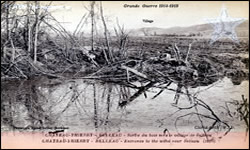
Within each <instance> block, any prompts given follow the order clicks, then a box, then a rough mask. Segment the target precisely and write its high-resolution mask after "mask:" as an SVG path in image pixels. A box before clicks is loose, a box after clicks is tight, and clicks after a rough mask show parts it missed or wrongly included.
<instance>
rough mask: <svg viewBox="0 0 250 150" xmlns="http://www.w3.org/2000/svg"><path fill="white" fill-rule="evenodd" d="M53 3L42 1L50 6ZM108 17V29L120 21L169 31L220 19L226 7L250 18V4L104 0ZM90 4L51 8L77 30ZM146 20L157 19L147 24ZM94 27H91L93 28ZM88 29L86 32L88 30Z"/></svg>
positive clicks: (62, 4)
mask: <svg viewBox="0 0 250 150" xmlns="http://www.w3.org/2000/svg"><path fill="white" fill-rule="evenodd" d="M48 3H49V2H42V5H46V4H48ZM96 3H97V4H99V3H100V2H99V1H96ZM125 4H127V5H136V4H137V5H139V6H140V7H139V8H138V7H137V8H129V7H124V5H125ZM144 4H145V5H157V8H153V7H151V8H145V7H144V8H143V7H142V6H143V5H144ZM160 4H168V5H170V4H178V7H175V8H174V7H173V8H170V7H167V8H159V5H160ZM102 5H103V8H104V10H103V11H104V15H105V17H106V20H107V24H108V27H112V28H113V27H115V24H116V18H118V20H119V23H120V24H121V25H124V27H125V28H126V29H134V28H143V27H159V28H169V27H175V26H191V25H196V24H203V23H206V21H205V20H204V19H206V18H216V17H218V16H219V15H220V10H221V8H222V6H223V5H225V6H226V8H227V10H228V14H229V16H230V17H232V18H245V19H248V18H249V2H248V1H103V2H102ZM89 6H90V2H88V1H53V2H52V5H51V8H53V7H54V8H55V9H51V10H53V13H52V14H53V16H55V18H57V19H58V21H60V22H64V23H63V26H64V27H65V28H66V29H67V30H70V31H73V30H74V29H75V28H76V26H77V24H78V23H79V21H80V19H81V18H82V16H83V15H84V14H86V13H88V10H87V9H86V8H89ZM143 19H148V20H153V22H152V23H145V22H143ZM88 27H90V24H89V26H88ZM88 27H87V26H86V29H87V28H88Z"/></svg>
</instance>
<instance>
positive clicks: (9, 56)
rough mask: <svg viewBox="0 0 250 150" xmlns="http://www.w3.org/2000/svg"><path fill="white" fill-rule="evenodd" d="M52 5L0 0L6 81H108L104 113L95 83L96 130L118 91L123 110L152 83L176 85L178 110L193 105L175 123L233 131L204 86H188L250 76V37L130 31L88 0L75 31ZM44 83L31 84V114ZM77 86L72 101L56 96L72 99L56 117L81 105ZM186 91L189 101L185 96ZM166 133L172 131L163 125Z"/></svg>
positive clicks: (242, 106) (157, 86) (242, 107)
mask: <svg viewBox="0 0 250 150" xmlns="http://www.w3.org/2000/svg"><path fill="white" fill-rule="evenodd" d="M52 4H53V2H49V3H46V5H45V3H42V2H39V1H31V2H25V3H22V5H18V2H16V1H2V2H1V30H2V32H1V79H2V80H3V81H5V80H6V81H11V80H12V79H19V80H22V79H26V80H27V81H29V80H32V79H34V78H36V77H47V78H48V79H55V80H59V81H60V82H59V83H58V84H59V85H60V84H61V82H62V81H66V80H74V79H86V80H91V81H93V82H98V83H99V82H100V83H104V85H105V86H104V88H103V91H101V92H103V96H102V97H103V100H102V101H101V102H103V105H102V107H105V110H103V112H105V115H103V112H101V111H100V110H99V107H100V104H99V103H100V99H99V100H98V98H97V97H98V96H97V95H98V87H97V85H96V84H95V83H94V84H91V85H92V86H91V87H92V89H91V90H92V91H91V92H90V93H91V95H92V97H91V98H92V99H91V102H92V101H93V105H92V107H93V110H94V111H93V114H92V115H93V117H92V121H93V122H94V128H95V130H96V131H98V128H100V126H106V125H109V124H110V121H109V120H110V118H111V116H110V113H111V106H112V94H114V93H113V92H114V91H116V92H117V93H118V94H117V93H115V94H117V95H118V97H119V98H117V99H116V100H117V105H118V108H119V109H122V110H123V109H126V107H127V106H129V105H133V102H134V101H135V100H136V99H137V98H138V97H145V98H148V93H149V92H150V91H151V90H152V89H158V90H159V91H157V93H154V96H153V97H152V99H156V98H158V97H159V96H160V95H161V94H162V93H164V92H165V91H171V92H174V98H173V99H171V103H172V107H174V108H176V109H177V112H180V111H183V110H185V111H189V110H190V112H187V113H186V114H182V115H180V116H178V117H176V121H175V127H177V126H178V125H177V122H178V121H179V120H181V119H183V118H186V117H190V116H196V117H197V118H198V123H199V124H201V126H203V124H204V123H205V122H206V121H207V120H209V121H211V122H212V125H211V128H209V129H208V130H205V129H204V128H202V129H204V130H203V131H204V133H205V134H206V133H207V132H210V131H211V130H212V128H213V127H215V126H222V125H223V126H226V128H227V131H226V132H225V135H226V134H227V133H228V132H230V130H231V129H232V127H231V126H230V124H229V123H228V122H226V121H224V120H223V119H221V118H220V117H219V115H218V114H217V113H216V111H215V110H214V109H213V108H212V107H211V106H210V105H208V104H207V102H205V101H204V100H202V99H200V98H199V97H198V95H199V93H200V92H201V90H199V91H198V92H196V93H191V92H190V89H193V88H198V87H201V86H211V87H213V84H214V83H216V82H218V81H219V80H222V79H223V78H224V77H228V78H230V79H231V80H232V82H233V83H234V84H235V85H239V84H241V82H242V81H244V80H249V71H248V69H249V65H248V63H249V58H248V56H246V54H247V53H248V51H249V48H248V44H249V43H248V42H245V41H241V42H240V43H239V44H235V43H234V42H233V41H229V42H228V41H217V42H215V43H214V45H212V46H211V45H209V40H208V39H205V38H204V39H199V38H195V37H194V38H187V37H182V36H181V35H174V36H173V37H167V36H159V35H156V34H155V35H154V36H151V35H149V34H148V33H147V31H146V29H145V30H144V29H143V28H142V30H143V33H144V34H145V36H131V32H132V31H131V30H128V29H126V27H125V26H124V25H123V24H121V23H120V22H119V18H116V19H115V20H112V23H113V24H115V25H114V27H112V26H110V24H109V21H108V19H107V18H108V17H107V16H105V8H104V7H103V4H102V2H96V1H91V2H89V5H88V6H86V7H85V8H83V9H86V10H87V11H86V12H87V13H85V14H79V15H81V16H82V17H81V19H80V20H79V23H78V24H77V26H76V28H75V29H74V30H73V32H70V31H68V30H66V29H65V27H64V24H63V23H62V22H60V21H58V20H57V19H56V17H55V16H53V13H52V12H51V11H50V9H49V8H50V6H52ZM17 6H24V7H22V8H21V7H17ZM87 28H90V32H89V33H88V32H87V31H86V29H87ZM225 47H226V48H225ZM227 47H229V48H227ZM54 84H56V83H54ZM106 84H108V85H106ZM52 85H53V84H52ZM114 85H115V86H114ZM172 86H175V88H172ZM41 87H42V86H40V85H34V86H33V87H30V90H31V91H32V90H33V91H32V93H33V98H30V97H29V98H27V99H28V100H27V102H26V103H27V106H26V107H28V108H29V107H34V108H33V109H31V110H29V111H31V112H35V113H37V112H38V111H39V112H42V111H43V108H42V107H38V106H33V105H32V106H29V105H30V104H35V103H36V100H37V98H34V95H36V94H37V91H39V88H41ZM77 87H78V85H77V84H76V83H75V82H72V85H71V86H70V90H71V91H70V92H69V93H71V92H72V95H71V98H70V101H66V100H65V99H64V97H63V98H62V100H61V101H57V102H58V103H57V104H59V103H60V102H62V101H64V100H65V101H64V102H65V104H67V105H66V106H65V107H63V109H62V111H60V113H58V114H56V115H55V114H53V115H55V116H56V117H54V119H55V118H56V119H55V120H57V119H58V118H60V115H61V114H63V113H64V112H66V111H67V110H68V109H69V108H70V107H72V106H73V105H76V106H77V107H80V108H79V109H80V110H81V108H83V105H82V104H81V103H82V102H81V99H80V98H79V97H80V95H81V93H83V92H85V91H84V90H83V91H78V88H77ZM131 91H133V92H131ZM26 94H27V93H26ZM64 94H65V95H67V94H68V93H64ZM65 97H66V96H65ZM113 97H114V96H113ZM183 97H185V98H184V99H185V101H182V98H183ZM104 98H105V99H104ZM242 100H243V102H242V103H240V102H238V103H237V105H238V106H239V108H238V113H240V114H241V119H242V120H243V121H244V122H245V123H246V124H248V120H247V119H246V116H247V115H248V113H249V110H247V109H245V104H246V103H247V100H246V99H245V98H244V96H243V97H242ZM186 102H188V104H186ZM183 103H185V104H186V105H185V107H183V106H181V104H183ZM91 104H92V103H91ZM8 105H11V104H8ZM51 107H52V106H51ZM92 107H91V108H92ZM226 109H227V108H226ZM201 110H202V111H201ZM204 110H205V111H204ZM202 112H206V113H205V114H204V113H202ZM174 113H176V112H174ZM38 114H39V113H38ZM30 116H32V113H30ZM40 116H42V118H45V117H48V116H47V115H45V116H43V115H40ZM103 116H105V117H103ZM37 118H39V116H38V117H37ZM48 118H49V117H48ZM52 118H53V117H52ZM45 120H46V119H45ZM163 120H164V119H163ZM161 121H162V120H161ZM38 122H39V119H38ZM40 124H43V122H42V123H40ZM166 131H167V129H165V130H164V132H166Z"/></svg>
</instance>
